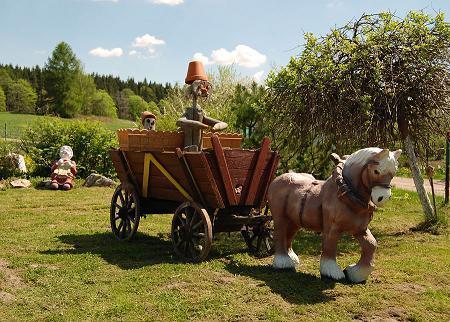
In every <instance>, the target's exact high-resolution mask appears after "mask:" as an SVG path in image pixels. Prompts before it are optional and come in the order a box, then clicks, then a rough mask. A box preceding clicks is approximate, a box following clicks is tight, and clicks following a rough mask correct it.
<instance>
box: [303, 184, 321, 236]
mask: <svg viewBox="0 0 450 322" xmlns="http://www.w3.org/2000/svg"><path fill="white" fill-rule="evenodd" d="M299 217H300V215H299ZM300 221H301V225H302V227H304V228H306V229H309V230H313V231H316V232H321V231H322V228H323V220H322V200H321V198H320V195H319V193H315V191H312V192H310V193H308V196H307V198H306V200H305V205H304V209H303V212H302V214H301V218H300Z"/></svg>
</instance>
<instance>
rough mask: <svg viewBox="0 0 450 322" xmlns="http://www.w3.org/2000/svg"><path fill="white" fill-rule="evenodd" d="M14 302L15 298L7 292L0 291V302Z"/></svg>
mask: <svg viewBox="0 0 450 322" xmlns="http://www.w3.org/2000/svg"><path fill="white" fill-rule="evenodd" d="M15 300H16V297H15V296H14V295H12V294H11V293H8V292H3V291H0V302H2V303H5V304H8V303H12V302H14V301H15Z"/></svg>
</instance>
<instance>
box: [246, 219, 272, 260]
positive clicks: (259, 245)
mask: <svg viewBox="0 0 450 322" xmlns="http://www.w3.org/2000/svg"><path fill="white" fill-rule="evenodd" d="M241 234H242V236H243V237H244V240H245V243H246V244H247V247H248V249H249V251H250V253H252V254H254V255H255V256H256V257H267V256H270V255H272V254H273V253H274V248H273V221H272V220H267V221H265V222H263V223H260V224H257V225H254V226H250V227H249V226H245V227H244V229H242V230H241Z"/></svg>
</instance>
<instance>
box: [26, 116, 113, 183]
mask: <svg viewBox="0 0 450 322" xmlns="http://www.w3.org/2000/svg"><path fill="white" fill-rule="evenodd" d="M63 145H69V146H71V147H72V149H73V153H74V156H73V160H74V161H75V162H76V163H77V169H78V176H80V177H86V176H88V175H89V174H90V173H91V172H97V173H100V174H103V175H106V176H113V175H114V173H115V171H114V167H113V164H112V161H111V158H110V156H109V150H110V148H111V147H113V146H117V139H116V135H115V133H114V132H113V131H110V130H107V129H105V128H104V127H103V126H102V125H101V123H99V122H93V121H73V122H64V121H61V120H57V119H56V120H44V121H43V122H41V123H39V124H35V125H33V126H31V127H29V128H28V129H27V130H26V131H25V133H24V135H23V137H22V142H21V147H22V149H23V151H25V153H26V154H27V155H29V156H30V157H31V159H32V160H33V162H34V163H35V167H34V171H33V173H31V174H32V175H34V176H36V175H37V176H49V174H50V166H51V165H52V163H53V162H54V161H56V160H57V159H59V149H60V148H61V146H63Z"/></svg>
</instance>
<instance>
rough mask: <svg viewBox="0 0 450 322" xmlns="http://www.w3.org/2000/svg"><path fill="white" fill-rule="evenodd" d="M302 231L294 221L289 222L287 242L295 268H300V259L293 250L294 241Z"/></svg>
mask: <svg viewBox="0 0 450 322" xmlns="http://www.w3.org/2000/svg"><path fill="white" fill-rule="evenodd" d="M299 229H300V226H297V225H295V224H294V223H293V222H292V220H290V221H289V226H288V227H287V235H286V242H287V248H288V255H289V257H290V258H291V259H292V260H293V261H294V264H295V266H298V265H299V264H300V259H299V258H298V256H297V254H296V253H295V252H294V250H293V249H292V241H293V240H294V237H295V234H296V233H297V231H298V230H299Z"/></svg>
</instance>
